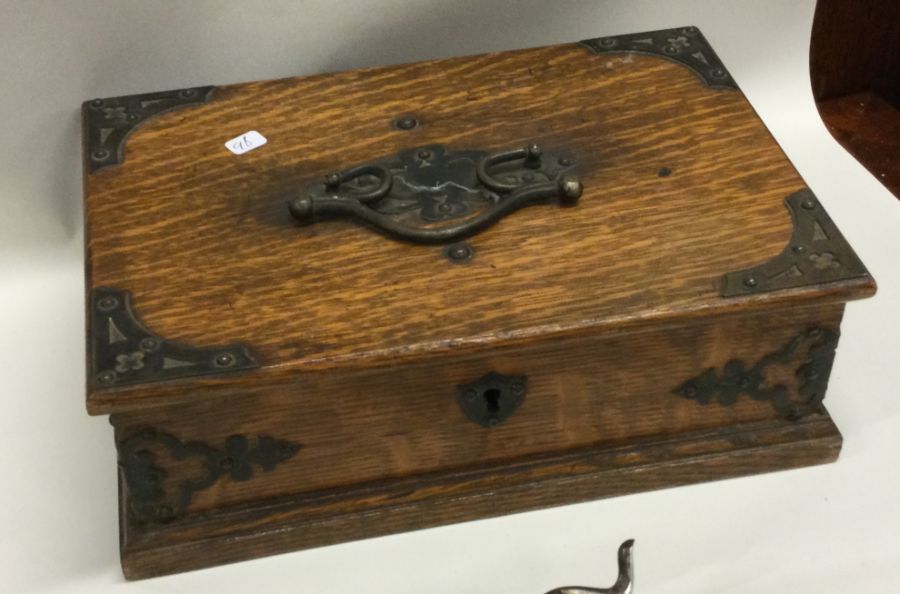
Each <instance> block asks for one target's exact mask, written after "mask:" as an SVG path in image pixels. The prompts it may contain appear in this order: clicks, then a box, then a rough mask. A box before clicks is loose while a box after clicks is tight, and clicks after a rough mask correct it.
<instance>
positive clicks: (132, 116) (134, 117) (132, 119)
mask: <svg viewBox="0 0 900 594" xmlns="http://www.w3.org/2000/svg"><path fill="white" fill-rule="evenodd" d="M139 117H140V116H138V114H136V113H130V114H128V121H129V122H136V121H137V120H138V118H139Z"/></svg>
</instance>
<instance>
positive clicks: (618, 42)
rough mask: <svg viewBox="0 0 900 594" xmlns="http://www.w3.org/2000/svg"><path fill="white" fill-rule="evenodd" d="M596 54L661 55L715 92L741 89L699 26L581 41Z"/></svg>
mask: <svg viewBox="0 0 900 594" xmlns="http://www.w3.org/2000/svg"><path fill="white" fill-rule="evenodd" d="M581 44H582V45H584V46H585V47H587V48H588V49H590V50H591V51H592V52H594V53H596V54H605V53H613V52H630V53H636V54H647V55H650V56H660V57H663V58H667V59H669V60H672V61H673V62H677V63H679V64H681V65H682V66H684V67H686V68H688V69H689V70H691V71H692V72H693V73H694V74H696V75H697V76H698V77H699V78H700V80H702V81H703V82H704V83H706V85H707V86H708V87H710V88H713V89H737V88H738V86H737V83H736V82H734V79H733V78H731V74H729V73H728V70H726V69H725V65H724V64H722V61H721V60H720V59H719V56H717V55H716V52H714V51H713V49H712V47H710V45H709V42H708V41H706V38H705V37H703V34H702V33H701V32H700V30H699V29H698V28H697V27H679V28H677V29H664V30H662V31H650V32H648V33H632V34H630V35H617V36H615V37H598V38H597V39H588V40H585V41H582V42H581Z"/></svg>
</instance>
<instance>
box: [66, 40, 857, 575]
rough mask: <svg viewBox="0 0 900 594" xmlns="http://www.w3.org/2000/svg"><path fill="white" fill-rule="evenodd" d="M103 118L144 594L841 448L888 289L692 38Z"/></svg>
mask: <svg viewBox="0 0 900 594" xmlns="http://www.w3.org/2000/svg"><path fill="white" fill-rule="evenodd" d="M83 114H84V142H85V153H84V167H85V204H86V205H85V215H86V226H87V233H86V242H87V293H88V297H87V310H88V329H87V337H88V341H87V351H88V370H87V374H88V386H87V407H88V411H89V412H90V413H91V414H110V420H111V422H112V424H113V425H114V427H115V436H116V437H115V440H116V447H117V449H118V457H119V477H120V518H121V551H122V564H123V567H124V571H125V574H126V576H128V577H129V578H140V577H147V576H152V575H158V574H165V573H171V572H176V571H182V570H187V569H192V568H198V567H203V566H209V565H215V564H220V563H226V562H230V561H237V560H241V559H247V558H251V557H258V556H262V555H268V554H272V553H277V552H282V551H288V550H292V549H299V548H303V547H311V546H318V545H324V544H329V543H336V542H340V541H346V540H349V539H357V538H363V537H367V536H372V535H380V534H387V533H392V532H397V531H403V530H411V529H415V528H420V527H425V526H433V525H439V524H445V523H450V522H459V521H464V520H470V519H475V518H483V517H488V516H494V515H498V514H507V513H512V512H516V511H521V510H529V509H536V508H541V507H545V506H551V505H558V504H562V503H567V502H575V501H581V500H586V499H592V498H598V497H606V496H611V495H618V494H624V493H631V492H636V491H640V490H645V489H654V488H658V487H664V486H670V485H679V484H687V483H692V482H697V481H704V480H709V479H716V478H724V477H732V476H738V475H745V474H750V473H755V472H762V471H770V470H776V469H783V468H790V467H797V466H803V465H808V464H816V463H821V462H828V461H831V460H834V459H835V458H836V456H837V454H838V451H839V449H840V445H841V437H840V434H839V433H838V431H837V429H836V428H835V426H834V425H833V424H832V422H831V420H830V419H829V417H828V414H827V413H826V411H825V409H824V408H823V407H822V399H823V397H824V396H825V389H826V386H827V383H828V376H829V372H830V370H831V365H832V361H833V357H834V354H835V347H836V345H837V341H838V332H839V326H840V322H841V316H842V312H843V308H844V303H845V302H846V301H848V300H850V299H855V298H860V297H866V296H868V295H871V294H872V293H873V292H874V290H875V285H874V282H873V280H872V278H871V277H870V276H869V275H868V273H867V272H866V269H865V268H864V267H863V265H862V263H861V262H860V261H859V259H858V258H857V257H856V256H855V254H854V253H853V251H852V249H851V248H850V247H849V246H848V244H847V243H846V241H845V239H844V238H843V237H842V236H841V234H840V232H839V231H838V229H837V228H836V227H835V225H834V223H833V222H832V221H831V220H830V219H829V217H828V215H827V214H826V213H825V211H824V209H823V208H822V206H821V204H819V202H818V201H817V200H816V198H815V196H814V195H813V193H812V192H811V191H810V190H809V189H806V188H805V187H804V182H803V180H802V179H801V178H800V176H799V175H798V174H797V172H796V171H795V170H794V168H793V167H792V166H791V164H790V162H789V161H788V160H787V159H786V158H785V156H784V154H783V153H782V152H781V150H780V149H779V147H778V145H777V144H776V143H775V141H774V140H773V138H772V136H771V135H770V134H769V132H768V131H767V130H766V128H765V126H764V125H763V124H762V122H761V121H760V120H759V118H758V117H757V116H756V115H755V113H754V111H753V109H752V107H751V106H750V105H749V104H748V102H747V100H746V98H745V97H744V95H743V94H742V93H741V92H740V90H739V89H738V87H737V85H736V84H735V82H734V80H733V79H732V78H731V75H730V74H729V73H728V71H727V70H726V68H725V66H724V65H723V64H722V63H721V62H720V61H719V59H718V58H717V57H716V54H715V53H714V52H713V50H712V49H711V48H710V46H709V45H708V44H707V42H706V41H705V39H704V38H703V36H702V35H701V34H700V32H699V31H698V30H697V29H696V28H694V27H685V28H678V29H672V30H666V31H657V32H652V33H645V34H636V35H624V36H618V37H606V38H600V39H594V40H589V41H585V42H581V43H572V44H568V45H559V46H553V47H544V48H538V49H530V50H523V51H515V52H505V53H499V54H491V55H484V56H475V57H465V58H456V59H447V60H435V61H430V62H423V63H418V64H410V65H403V66H393V67H387V68H368V69H363V70H357V71H352V72H344V73H338V74H329V75H320V76H310V77H305V78H296V79H288V80H277V81H268V82H258V83H249V84H238V85H229V86H222V87H196V88H190V89H184V90H179V91H172V92H163V93H151V94H146V95H138V96H129V97H116V98H111V99H97V100H94V101H89V102H87V103H85V105H84V108H83ZM263 138H265V140H267V142H266V143H265V144H263ZM226 143H228V146H226ZM238 153H240V154H238Z"/></svg>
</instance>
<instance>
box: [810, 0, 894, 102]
mask: <svg viewBox="0 0 900 594" xmlns="http://www.w3.org/2000/svg"><path fill="white" fill-rule="evenodd" d="M809 59H810V72H811V75H812V85H813V95H814V96H815V98H816V100H817V101H827V100H829V99H836V98H838V97H843V96H846V95H853V94H855V93H862V92H866V91H869V92H873V93H876V94H878V95H881V96H882V97H884V98H885V99H886V100H887V101H889V102H891V103H893V105H894V107H896V108H898V109H900V3H898V2H897V1H896V0H869V1H868V2H865V3H863V2H858V1H855V0H819V1H818V3H817V4H816V13H815V17H814V20H813V30H812V39H811V41H810V55H809Z"/></svg>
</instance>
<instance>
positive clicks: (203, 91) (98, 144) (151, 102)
mask: <svg viewBox="0 0 900 594" xmlns="http://www.w3.org/2000/svg"><path fill="white" fill-rule="evenodd" d="M214 88H215V87H209V86H208V87H193V88H190V89H179V90H175V91H163V92H161V93H145V94H143V95H127V96H123V97H112V98H109V99H94V100H93V101H86V102H85V103H84V107H83V112H84V116H85V126H86V131H85V155H84V158H85V167H86V168H87V171H88V172H89V173H93V172H95V171H97V170H98V169H101V168H103V167H108V166H110V165H118V164H120V163H122V161H123V160H124V159H125V141H126V139H127V138H128V137H129V136H130V135H131V133H132V132H134V131H135V129H136V128H137V127H138V126H140V125H141V124H143V123H144V122H146V121H147V120H149V119H150V118H152V117H154V116H157V115H159V114H161V113H164V112H167V111H170V110H172V109H176V108H178V107H184V106H186V105H194V104H196V103H203V102H205V101H207V100H208V99H209V98H210V95H212V91H213V89H214Z"/></svg>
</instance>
